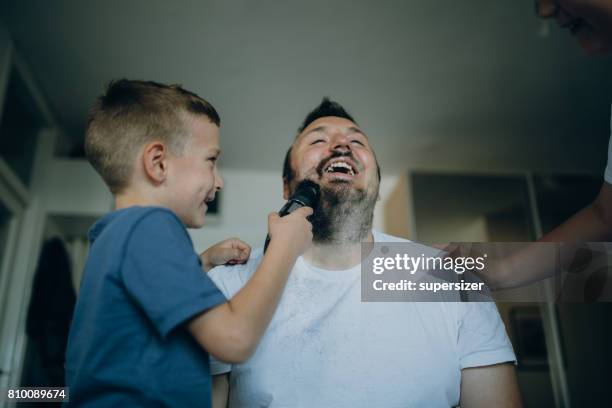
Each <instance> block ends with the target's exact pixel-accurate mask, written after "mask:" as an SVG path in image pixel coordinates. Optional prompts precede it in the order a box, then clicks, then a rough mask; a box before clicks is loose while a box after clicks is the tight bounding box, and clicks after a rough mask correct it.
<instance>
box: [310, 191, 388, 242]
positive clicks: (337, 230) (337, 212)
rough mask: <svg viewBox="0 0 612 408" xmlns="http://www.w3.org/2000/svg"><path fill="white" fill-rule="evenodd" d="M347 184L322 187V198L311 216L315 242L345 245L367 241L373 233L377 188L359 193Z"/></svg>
mask: <svg viewBox="0 0 612 408" xmlns="http://www.w3.org/2000/svg"><path fill="white" fill-rule="evenodd" d="M341 183H342V184H345V182H335V183H334V184H336V185H333V186H321V197H320V199H319V202H318V204H317V206H316V208H314V212H313V215H312V216H311V217H310V222H311V223H312V233H313V239H312V240H313V242H315V243H319V244H334V245H346V244H353V243H359V242H361V241H364V240H365V239H366V238H367V237H368V235H369V233H370V231H371V230H372V218H373V216H374V206H375V205H376V200H377V198H378V187H377V188H375V189H373V191H369V189H368V190H357V189H354V188H352V186H350V185H348V184H347V185H342V184H341Z"/></svg>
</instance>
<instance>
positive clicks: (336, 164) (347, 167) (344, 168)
mask: <svg viewBox="0 0 612 408" xmlns="http://www.w3.org/2000/svg"><path fill="white" fill-rule="evenodd" d="M358 173H359V172H358V171H357V169H356V167H355V165H354V164H353V163H351V161H350V160H346V159H337V160H332V161H331V162H330V163H328V164H327V165H326V166H325V168H324V169H323V174H347V175H349V176H354V175H356V174H358Z"/></svg>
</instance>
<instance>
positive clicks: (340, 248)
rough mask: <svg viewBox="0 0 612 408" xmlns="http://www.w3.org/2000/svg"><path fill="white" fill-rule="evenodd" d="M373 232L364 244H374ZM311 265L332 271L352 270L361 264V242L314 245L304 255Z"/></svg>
mask: <svg viewBox="0 0 612 408" xmlns="http://www.w3.org/2000/svg"><path fill="white" fill-rule="evenodd" d="M373 241H374V236H373V235H372V232H371V231H370V233H369V234H368V236H367V237H366V238H365V239H364V241H363V242H373ZM302 256H303V258H304V260H306V262H308V263H309V264H311V265H313V266H315V267H317V268H321V269H328V270H330V271H338V270H344V269H349V268H352V267H354V266H356V265H359V264H360V263H361V242H335V243H316V242H315V243H313V244H312V246H311V247H310V248H309V249H308V251H306V252H305V253H304V254H303V255H302Z"/></svg>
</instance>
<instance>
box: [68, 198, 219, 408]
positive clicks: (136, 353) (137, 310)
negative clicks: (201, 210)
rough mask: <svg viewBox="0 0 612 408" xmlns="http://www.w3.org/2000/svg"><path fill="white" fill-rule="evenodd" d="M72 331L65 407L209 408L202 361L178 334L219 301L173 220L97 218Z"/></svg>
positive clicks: (154, 213) (156, 212) (142, 210)
mask: <svg viewBox="0 0 612 408" xmlns="http://www.w3.org/2000/svg"><path fill="white" fill-rule="evenodd" d="M89 239H90V242H91V247H90V251H89V257H88V259H87V263H86V265H85V273H84V276H83V281H82V283H81V288H80V291H79V297H78V301H77V305H76V310H75V314H74V320H73V322H72V327H71V329H70V338H69V341H68V350H67V354H66V382H67V384H68V386H69V387H70V403H69V405H74V406H79V407H80V406H87V407H128V406H129V407H135V406H138V407H142V406H147V407H148V406H172V407H187V406H200V407H209V406H210V404H211V380H210V370H209V363H208V354H207V353H206V351H205V350H204V349H202V347H201V346H200V345H199V344H198V343H197V342H196V340H195V339H194V338H193V337H192V336H191V334H190V333H189V332H188V331H187V330H186V329H185V327H184V326H182V323H185V321H186V320H188V319H189V318H191V317H194V316H196V315H197V314H199V313H201V312H203V311H205V310H207V309H210V308H212V307H213V306H216V305H218V304H220V303H223V302H225V301H226V298H225V296H224V295H223V294H222V293H221V292H220V291H219V289H217V287H216V286H215V284H214V283H213V282H212V281H211V280H210V278H209V277H208V276H207V275H206V274H205V273H204V272H203V271H202V267H201V263H200V259H199V256H198V254H197V253H196V252H195V251H194V248H193V243H192V242H191V239H190V237H189V235H188V233H187V231H186V229H185V227H184V226H183V224H182V223H181V221H180V220H179V219H178V218H177V217H176V215H174V213H172V212H171V211H169V210H167V209H163V208H157V207H131V208H127V209H122V210H118V211H114V212H112V213H110V214H108V215H106V216H105V217H103V218H101V219H100V220H99V221H98V222H97V223H96V224H95V225H94V226H93V227H92V228H91V230H90V232H89Z"/></svg>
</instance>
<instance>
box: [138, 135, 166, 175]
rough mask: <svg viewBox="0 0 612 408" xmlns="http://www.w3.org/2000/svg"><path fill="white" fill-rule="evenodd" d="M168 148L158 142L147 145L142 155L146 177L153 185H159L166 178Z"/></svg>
mask: <svg viewBox="0 0 612 408" xmlns="http://www.w3.org/2000/svg"><path fill="white" fill-rule="evenodd" d="M167 159H168V148H167V147H166V145H164V144H163V143H162V142H160V141H155V142H151V143H149V144H147V145H146V146H145V148H144V151H143V153H142V160H143V167H144V171H145V174H146V176H147V177H148V178H149V180H151V181H152V182H153V183H155V184H161V183H163V182H164V181H165V180H166V177H167V176H168V161H167Z"/></svg>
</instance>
